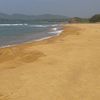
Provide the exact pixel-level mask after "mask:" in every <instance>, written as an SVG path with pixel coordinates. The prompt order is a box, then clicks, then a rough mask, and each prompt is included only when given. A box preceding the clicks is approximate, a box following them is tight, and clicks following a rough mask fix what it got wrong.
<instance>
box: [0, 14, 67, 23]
mask: <svg viewBox="0 0 100 100" xmlns="http://www.w3.org/2000/svg"><path fill="white" fill-rule="evenodd" d="M67 19H68V17H66V16H61V15H52V14H44V15H24V14H12V15H8V14H5V13H0V24H3V23H25V22H32V21H58V22H59V21H67Z"/></svg>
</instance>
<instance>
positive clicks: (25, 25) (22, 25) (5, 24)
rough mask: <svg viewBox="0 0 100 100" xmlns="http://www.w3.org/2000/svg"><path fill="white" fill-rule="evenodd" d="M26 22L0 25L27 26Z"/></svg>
mask: <svg viewBox="0 0 100 100" xmlns="http://www.w3.org/2000/svg"><path fill="white" fill-rule="evenodd" d="M27 25H28V24H0V26H1V27H2V26H27Z"/></svg>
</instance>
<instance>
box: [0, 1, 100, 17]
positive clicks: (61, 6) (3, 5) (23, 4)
mask: <svg viewBox="0 0 100 100" xmlns="http://www.w3.org/2000/svg"><path fill="white" fill-rule="evenodd" d="M0 12H2V13H8V14H13V13H21V14H29V15H40V14H58V15H65V16H68V17H90V16H92V15H94V14H98V13H100V0H0Z"/></svg>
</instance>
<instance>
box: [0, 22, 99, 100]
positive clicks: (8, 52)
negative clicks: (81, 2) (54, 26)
mask: <svg viewBox="0 0 100 100" xmlns="http://www.w3.org/2000/svg"><path fill="white" fill-rule="evenodd" d="M99 99H100V24H69V25H65V27H64V32H63V33H62V34H61V35H60V36H58V37H53V38H51V39H48V40H43V41H39V42H34V43H27V44H21V45H18V46H14V47H8V48H2V49H0V100H99Z"/></svg>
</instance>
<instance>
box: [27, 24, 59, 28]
mask: <svg viewBox="0 0 100 100" xmlns="http://www.w3.org/2000/svg"><path fill="white" fill-rule="evenodd" d="M29 26H30V27H39V28H46V27H56V26H58V24H52V25H29Z"/></svg>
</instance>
